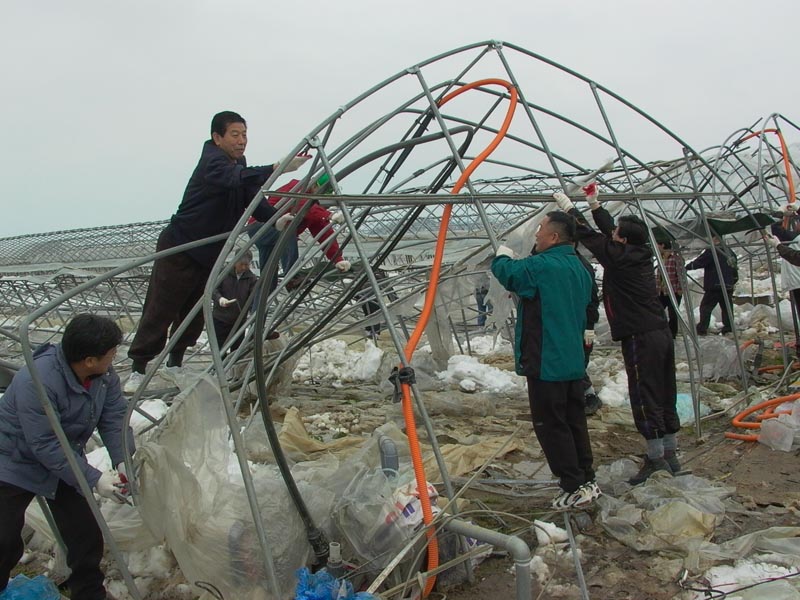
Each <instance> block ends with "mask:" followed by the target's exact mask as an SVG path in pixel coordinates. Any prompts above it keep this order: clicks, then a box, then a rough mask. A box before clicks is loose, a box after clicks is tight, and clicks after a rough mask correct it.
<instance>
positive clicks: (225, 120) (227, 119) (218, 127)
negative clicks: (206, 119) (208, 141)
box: [211, 110, 247, 135]
mask: <svg viewBox="0 0 800 600" xmlns="http://www.w3.org/2000/svg"><path fill="white" fill-rule="evenodd" d="M231 123H241V124H242V125H244V126H245V127H247V121H245V120H244V119H243V118H242V115H240V114H239V113H235V112H233V111H230V110H223V111H222V112H221V113H217V114H215V115H214V118H213V119H211V135H214V134H215V133H217V134H219V135H225V132H226V131H228V125H230V124H231Z"/></svg>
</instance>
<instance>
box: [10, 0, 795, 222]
mask: <svg viewBox="0 0 800 600" xmlns="http://www.w3.org/2000/svg"><path fill="white" fill-rule="evenodd" d="M0 8H2V13H0V14H2V15H3V18H2V22H0V65H2V70H1V71H0V72H1V73H2V93H0V107H2V114H3V115H4V131H5V134H6V135H5V139H6V142H5V143H4V144H3V145H2V146H0V165H2V167H0V168H1V169H2V171H0V173H1V176H0V185H1V186H2V192H1V193H2V206H3V209H4V210H3V217H2V218H1V219H0V237H6V236H12V235H20V234H27V233H37V232H44V231H53V230H58V229H73V228H78V227H93V226H100V225H112V224H120V223H132V222H140V221H152V220H158V219H166V218H168V217H169V216H170V215H171V214H172V213H173V212H174V210H175V208H176V207H177V205H178V203H179V202H180V198H181V195H182V193H183V188H184V186H185V185H186V181H187V179H188V177H189V175H190V173H191V170H192V169H193V167H194V165H195V164H196V162H197V159H198V157H199V152H200V146H201V144H202V142H203V141H204V140H205V139H206V138H207V137H208V126H209V121H210V118H211V116H212V115H213V114H214V113H215V112H217V111H219V110H225V109H230V110H236V111H238V112H240V113H241V114H242V115H244V116H245V118H246V119H247V120H248V126H249V137H250V144H249V146H248V150H247V156H248V160H249V161H250V163H251V164H264V163H271V162H273V161H275V160H277V159H279V158H280V157H281V156H282V154H284V153H285V152H287V151H288V150H291V148H292V147H293V146H294V145H295V143H297V141H298V140H299V139H300V138H302V136H303V135H305V134H306V133H307V132H308V131H309V130H310V129H312V128H313V127H314V126H316V125H317V124H319V123H320V122H321V121H323V120H324V119H325V118H326V117H328V116H329V115H330V114H331V113H333V112H334V111H335V110H336V108H337V107H339V106H340V105H342V104H344V103H346V102H348V101H350V100H351V99H353V98H354V97H355V96H357V95H358V94H360V93H361V92H363V91H365V90H367V89H368V88H370V87H372V86H373V85H375V84H376V83H378V82H379V81H381V80H383V79H385V78H386V77H388V76H390V75H392V74H394V73H396V72H397V71H399V70H401V69H403V68H405V67H407V66H409V65H412V64H414V63H416V62H419V61H421V60H423V59H426V58H428V57H431V56H433V55H436V54H439V53H442V52H445V51H447V50H449V49H452V48H455V47H458V46H462V45H465V44H468V43H472V42H477V41H481V40H487V39H501V40H506V41H509V42H513V43H515V44H518V45H520V46H523V47H525V48H527V49H529V50H531V51H533V52H536V53H539V54H541V55H543V56H546V57H548V58H550V59H553V60H555V61H557V62H559V63H561V64H563V65H565V66H567V67H570V68H572V69H574V70H576V71H578V72H580V73H582V74H584V75H586V76H588V77H590V78H592V79H594V80H595V81H597V82H599V83H601V84H603V85H605V86H607V87H608V88H610V89H611V90H613V91H614V92H616V93H618V94H620V95H621V96H623V97H625V98H626V99H628V100H629V101H631V102H632V103H634V104H635V105H637V106H638V107H640V108H642V109H643V110H645V111H646V112H648V113H650V114H651V115H653V116H654V117H656V118H657V119H659V120H660V121H661V122H662V123H664V124H665V125H666V126H668V127H670V128H671V129H672V130H673V131H675V132H676V133H677V134H678V135H679V136H681V137H683V138H684V139H685V140H686V141H688V142H689V143H690V144H691V145H693V146H694V147H696V148H698V149H702V148H705V147H707V146H711V145H713V144H717V143H721V142H722V141H723V140H724V138H725V137H727V135H728V134H729V133H731V132H732V131H733V130H735V129H737V128H739V127H743V126H748V125H750V124H752V123H753V122H754V121H755V120H756V119H758V118H762V117H765V116H767V115H768V114H770V113H773V112H779V113H782V114H783V115H785V116H786V117H788V118H789V119H793V120H795V121H796V120H797V119H800V117H798V115H797V114H796V112H797V111H796V110H795V107H796V106H797V104H798V102H799V101H800V83H798V79H799V78H798V75H797V69H796V57H797V50H798V42H797V34H796V31H797V27H798V22H800V18H799V17H800V3H797V2H796V0H786V1H771V0H767V1H765V2H758V3H757V2H753V1H740V0H732V1H727V2H723V1H722V0H719V1H711V0H691V1H690V0H673V1H671V2H643V1H633V0H624V1H611V0H609V1H606V2H597V1H596V0H595V1H589V0H573V1H571V2H555V1H551V2H547V3H545V2H538V1H535V0H534V1H531V0H528V1H525V0H510V1H509V0H493V1H491V2H490V1H488V0H458V1H451V0H407V1H406V2H381V1H379V0H378V1H376V0H371V1H368V0H339V1H338V2H321V1H317V0H304V1H299V2H291V1H289V2H277V1H270V2H265V1H263V0H261V1H256V0H252V1H246V0H216V1H215V0H160V1H151V0H142V1H140V0H132V1H128V2H121V1H117V0H77V1H75V2H64V1H62V0H0ZM388 108H390V107H387V110H388Z"/></svg>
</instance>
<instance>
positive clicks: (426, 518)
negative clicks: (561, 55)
mask: <svg viewBox="0 0 800 600" xmlns="http://www.w3.org/2000/svg"><path fill="white" fill-rule="evenodd" d="M485 85H499V86H502V87H504V88H506V89H507V90H508V93H509V106H508V111H507V113H506V117H505V119H504V120H503V125H502V126H501V127H500V130H499V131H498V132H497V134H496V135H495V137H494V139H493V140H492V141H491V143H490V144H489V145H488V146H487V147H486V149H484V150H483V151H482V152H481V153H480V154H479V155H478V156H476V157H475V158H474V159H473V160H472V161H471V162H470V163H469V165H468V166H467V168H466V169H464V172H463V173H462V174H461V177H459V178H458V181H456V184H455V185H454V186H453V189H452V190H451V192H450V193H451V194H454V195H455V194H458V192H460V191H461V189H462V188H463V187H464V184H465V183H466V181H467V179H468V178H469V176H470V175H471V174H472V172H473V171H474V170H475V169H476V168H477V167H478V165H480V164H481V163H482V162H483V161H484V160H486V158H487V157H488V156H489V155H490V154H491V153H492V152H493V151H494V150H495V148H497V146H498V144H500V142H501V140H502V139H503V138H504V137H505V135H506V133H507V132H508V128H509V126H510V125H511V119H512V118H513V117H514V110H515V109H516V106H517V96H518V94H517V89H516V88H515V87H514V86H513V85H512V84H511V83H510V82H508V81H504V80H502V79H481V80H479V81H474V82H472V83H469V84H466V85H464V86H461V87H460V88H458V89H457V90H454V91H453V92H450V93H449V94H447V95H446V96H444V97H443V98H442V99H441V100H439V102H438V105H439V106H442V105H444V104H445V103H447V102H449V101H450V100H452V99H453V98H455V97H457V96H459V95H461V94H463V93H464V92H466V91H468V90H472V89H474V88H476V87H482V86H485ZM452 211H453V205H452V204H446V205H445V207H444V212H443V213H442V222H441V223H440V224H439V235H438V238H437V240H436V252H435V254H434V258H433V267H432V269H431V276H430V281H429V283H428V290H427V292H426V294H425V304H424V306H423V307H422V313H421V314H420V318H419V321H417V325H416V327H415V328H414V331H413V332H412V333H411V336H410V337H409V339H408V343H407V344H406V347H405V358H406V361H407V362H408V363H409V364H410V363H411V358H412V357H413V355H414V351H415V350H416V348H417V344H419V340H420V338H422V334H423V332H424V331H425V327H426V326H427V325H428V321H429V320H430V316H431V313H432V312H433V303H434V301H435V300H436V290H437V288H438V285H439V274H440V273H441V269H442V259H443V256H444V245H445V241H446V240H447V227H448V224H449V223H450V214H451V213H452ZM401 386H402V390H403V399H402V405H403V417H404V419H405V424H406V434H407V435H408V446H409V450H410V452H411V463H412V464H413V465H414V475H415V478H416V482H417V490H418V491H419V501H420V504H421V506H422V520H423V522H424V523H425V525H426V526H428V530H427V532H426V535H427V537H428V570H429V571H432V570H433V569H435V568H436V567H437V566H438V565H439V543H438V541H437V539H436V532H435V531H434V530H433V529H432V528H430V524H431V522H432V521H433V512H432V511H431V501H430V498H429V497H428V494H427V488H428V486H427V478H426V477H425V468H424V466H423V464H422V452H421V451H420V448H419V438H418V437H417V425H416V421H415V419H414V407H413V404H412V402H411V386H410V385H409V384H408V383H402V384H401ZM435 583H436V577H435V576H432V577H430V578H429V579H428V580H427V581H426V582H425V589H424V590H423V591H422V595H423V597H426V596H428V595H429V594H430V593H431V590H432V589H433V586H434V584H435Z"/></svg>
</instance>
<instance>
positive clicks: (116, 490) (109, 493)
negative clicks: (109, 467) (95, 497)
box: [94, 471, 125, 504]
mask: <svg viewBox="0 0 800 600" xmlns="http://www.w3.org/2000/svg"><path fill="white" fill-rule="evenodd" d="M123 487H124V485H123V483H122V480H121V479H120V478H119V473H116V472H114V471H106V472H105V473H103V474H102V475H100V479H98V480H97V485H96V486H95V487H94V489H95V490H96V491H97V493H98V494H100V495H101V496H102V497H103V498H108V499H109V500H113V501H114V502H116V503H117V504H125V497H124V496H123V494H122V492H121V489H122V488H123Z"/></svg>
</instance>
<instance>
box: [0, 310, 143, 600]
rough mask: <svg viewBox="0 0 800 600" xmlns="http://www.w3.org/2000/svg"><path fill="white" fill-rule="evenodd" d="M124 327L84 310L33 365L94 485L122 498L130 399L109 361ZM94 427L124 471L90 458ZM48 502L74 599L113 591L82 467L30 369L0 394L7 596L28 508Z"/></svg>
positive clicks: (0, 537) (1, 536) (0, 550)
mask: <svg viewBox="0 0 800 600" xmlns="http://www.w3.org/2000/svg"><path fill="white" fill-rule="evenodd" d="M121 340H122V332H121V331H120V329H119V327H117V325H116V323H114V322H113V321H111V320H109V319H106V318H104V317H97V316H94V315H88V314H84V315H78V316H76V317H75V318H74V319H72V321H70V322H69V323H68V324H67V326H66V328H65V329H64V336H63V338H62V340H61V344H59V345H58V346H53V345H52V344H45V345H43V346H40V347H39V348H38V349H37V350H36V352H35V353H34V361H35V365H36V371H37V373H38V375H39V377H40V379H41V381H42V384H43V386H44V389H45V392H46V393H47V397H48V399H49V401H50V403H51V404H52V405H53V409H54V410H55V413H56V415H57V418H58V419H59V421H60V424H61V428H62V429H63V430H64V434H65V435H66V436H67V439H68V440H69V442H70V446H71V447H72V450H71V451H72V454H73V456H74V458H75V460H76V461H77V462H78V465H79V466H80V468H81V471H82V472H83V475H84V477H85V478H86V480H87V481H88V483H89V486H90V487H92V488H93V489H94V490H96V491H97V493H98V494H100V495H101V496H104V497H107V498H109V499H111V500H113V501H115V502H123V501H124V498H123V497H122V495H121V494H122V488H123V483H122V480H121V478H120V475H119V473H123V474H124V472H125V471H124V462H123V459H124V455H123V437H122V436H123V435H124V433H125V432H126V431H127V434H128V435H129V436H130V437H129V447H130V448H131V450H133V434H132V432H131V431H130V429H126V428H125V426H124V423H125V411H126V408H127V405H126V402H125V400H124V398H123V397H122V393H121V391H120V382H119V377H118V376H117V374H116V373H115V372H114V369H113V368H112V367H111V362H112V360H113V359H114V357H115V356H116V352H117V346H118V345H119V343H120V341H121ZM95 428H97V430H98V431H99V432H100V436H101V437H102V439H103V442H104V443H105V445H106V449H107V450H108V454H109V456H110V457H111V464H112V465H116V467H117V472H114V471H108V472H105V473H101V472H100V471H98V470H97V469H95V468H94V467H93V466H91V465H90V464H89V462H88V461H87V460H86V455H85V447H86V442H87V441H88V440H89V438H90V437H91V435H92V432H93V431H94V430H95ZM37 495H38V496H43V497H44V498H46V500H47V504H48V505H49V506H50V510H51V511H52V513H53V517H54V518H55V522H56V525H57V526H58V530H59V533H60V534H61V537H62V538H63V540H64V544H65V545H66V547H67V566H69V568H70V569H71V570H72V574H71V575H70V577H69V579H67V581H66V585H67V587H69V589H70V591H71V592H72V597H73V598H80V599H81V600H83V599H86V600H97V599H101V598H105V597H106V592H105V588H104V587H103V579H104V577H103V572H102V571H101V570H100V559H102V558H103V535H102V533H101V530H100V527H98V525H97V522H96V521H95V519H94V515H93V514H92V511H91V509H90V507H89V504H88V502H90V501H92V500H89V499H87V498H84V497H83V495H82V494H81V492H80V488H79V484H78V480H77V478H76V476H75V473H74V472H73V471H72V469H71V468H70V466H69V464H68V463H67V458H66V455H65V454H64V449H63V447H62V446H61V444H60V443H59V441H58V438H56V434H55V432H54V431H53V428H52V426H51V425H50V421H49V420H48V418H47V415H46V413H45V411H44V408H43V407H42V402H41V400H40V398H39V396H38V394H37V393H36V389H35V388H34V385H33V381H32V378H31V373H30V371H29V370H28V367H23V368H22V369H21V370H20V371H19V373H17V374H16V376H15V377H14V379H13V381H12V382H11V385H10V386H9V387H8V390H6V393H5V395H4V396H3V397H2V398H1V399H0V593H2V591H3V590H4V589H5V587H6V585H7V583H8V576H9V573H10V572H11V569H13V568H14V566H15V565H16V564H17V561H19V559H20V557H21V556H22V552H23V550H24V545H23V542H22V527H23V525H24V523H25V509H26V508H27V507H28V505H29V504H30V503H31V500H33V498H34V496H37Z"/></svg>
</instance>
